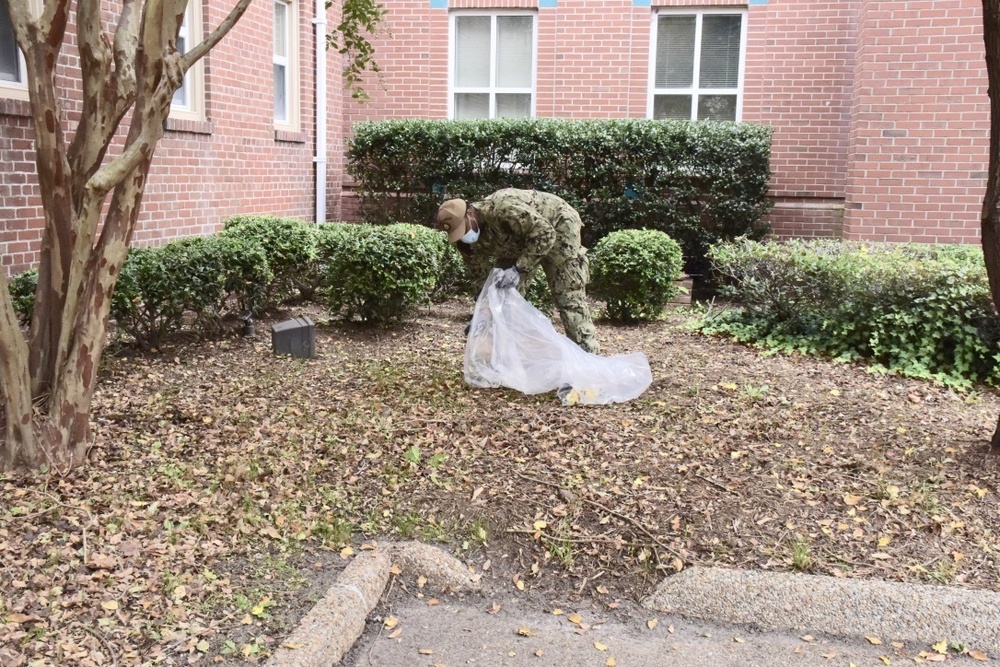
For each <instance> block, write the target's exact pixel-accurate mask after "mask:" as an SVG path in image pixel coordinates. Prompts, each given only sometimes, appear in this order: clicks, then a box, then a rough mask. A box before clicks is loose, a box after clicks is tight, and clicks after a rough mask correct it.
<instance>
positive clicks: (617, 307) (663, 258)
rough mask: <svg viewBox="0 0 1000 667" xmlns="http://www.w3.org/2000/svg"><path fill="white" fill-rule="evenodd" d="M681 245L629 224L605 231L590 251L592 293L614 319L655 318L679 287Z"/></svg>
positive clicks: (625, 320) (656, 233) (618, 320)
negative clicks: (604, 234) (619, 229)
mask: <svg viewBox="0 0 1000 667" xmlns="http://www.w3.org/2000/svg"><path fill="white" fill-rule="evenodd" d="M682 261H683V259H682V254H681V248H680V246H679V245H678V244H677V242H676V241H674V240H673V239H672V238H670V237H669V236H667V235H666V234H664V233H663V232H660V231H656V230H652V229H628V230H622V231H617V232H612V233H611V234H608V235H607V236H605V237H604V238H603V239H601V240H600V241H598V242H597V245H595V246H594V248H593V249H592V250H591V251H590V275H591V278H590V287H589V292H590V295H591V296H593V297H594V298H596V299H600V300H601V301H604V302H605V304H606V308H607V315H608V317H609V318H611V319H612V320H614V321H617V322H635V321H639V320H654V319H656V318H657V317H659V316H660V314H662V313H663V311H664V309H666V307H667V304H669V303H670V300H671V299H672V298H673V297H674V296H675V295H676V294H677V293H678V292H679V291H680V288H679V287H678V286H677V285H676V284H675V282H674V281H675V280H677V278H679V277H680V273H681V265H682Z"/></svg>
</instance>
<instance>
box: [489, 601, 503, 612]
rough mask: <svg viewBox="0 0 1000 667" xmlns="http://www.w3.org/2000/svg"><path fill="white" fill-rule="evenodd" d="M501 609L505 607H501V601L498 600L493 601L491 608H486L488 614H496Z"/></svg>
mask: <svg viewBox="0 0 1000 667" xmlns="http://www.w3.org/2000/svg"><path fill="white" fill-rule="evenodd" d="M501 609H503V607H501V606H500V604H499V603H497V602H494V603H493V604H492V605H491V606H490V608H489V609H487V610H486V613H487V614H496V613H498V612H499V611H500V610H501Z"/></svg>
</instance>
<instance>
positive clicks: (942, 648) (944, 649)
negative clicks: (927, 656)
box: [931, 639, 948, 653]
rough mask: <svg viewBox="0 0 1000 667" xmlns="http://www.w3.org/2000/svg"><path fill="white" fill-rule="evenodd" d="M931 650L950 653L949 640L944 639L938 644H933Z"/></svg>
mask: <svg viewBox="0 0 1000 667" xmlns="http://www.w3.org/2000/svg"><path fill="white" fill-rule="evenodd" d="M931 648H932V649H934V650H935V651H937V652H938V653H947V652H948V640H947V639H942V640H941V641H939V642H938V643H937V644H932V645H931Z"/></svg>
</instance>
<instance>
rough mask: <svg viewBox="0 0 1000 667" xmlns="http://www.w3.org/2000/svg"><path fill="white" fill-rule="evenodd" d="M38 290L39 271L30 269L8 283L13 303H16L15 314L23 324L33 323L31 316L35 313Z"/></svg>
mask: <svg viewBox="0 0 1000 667" xmlns="http://www.w3.org/2000/svg"><path fill="white" fill-rule="evenodd" d="M37 290H38V269H28V270H27V271H24V272H23V273H19V274H17V275H16V276H13V277H12V278H11V279H10V280H9V281H8V282H7V291H8V292H10V298H11V301H13V303H14V312H16V313H17V315H18V318H19V319H20V320H21V324H28V323H29V322H31V316H32V315H33V314H34V312H35V292H36V291H37Z"/></svg>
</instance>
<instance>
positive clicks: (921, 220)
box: [845, 0, 989, 243]
mask: <svg viewBox="0 0 1000 667" xmlns="http://www.w3.org/2000/svg"><path fill="white" fill-rule="evenodd" d="M859 35H860V39H859V42H860V48H859V51H858V65H857V72H856V76H855V86H854V102H853V105H852V109H851V115H852V118H853V129H852V132H851V144H852V154H851V160H850V164H849V168H848V177H849V182H848V186H847V212H846V216H845V234H846V235H847V236H848V237H849V238H858V239H870V240H875V241H889V242H897V241H918V242H938V243H976V242H978V239H979V216H980V210H981V207H982V198H983V195H984V193H985V187H986V166H987V159H988V156H989V101H988V98H987V94H986V73H985V66H984V64H983V58H984V46H983V38H982V4H981V3H980V2H979V0H921V1H916V2H885V1H883V0H864V1H863V2H861V14H860V22H859Z"/></svg>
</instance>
